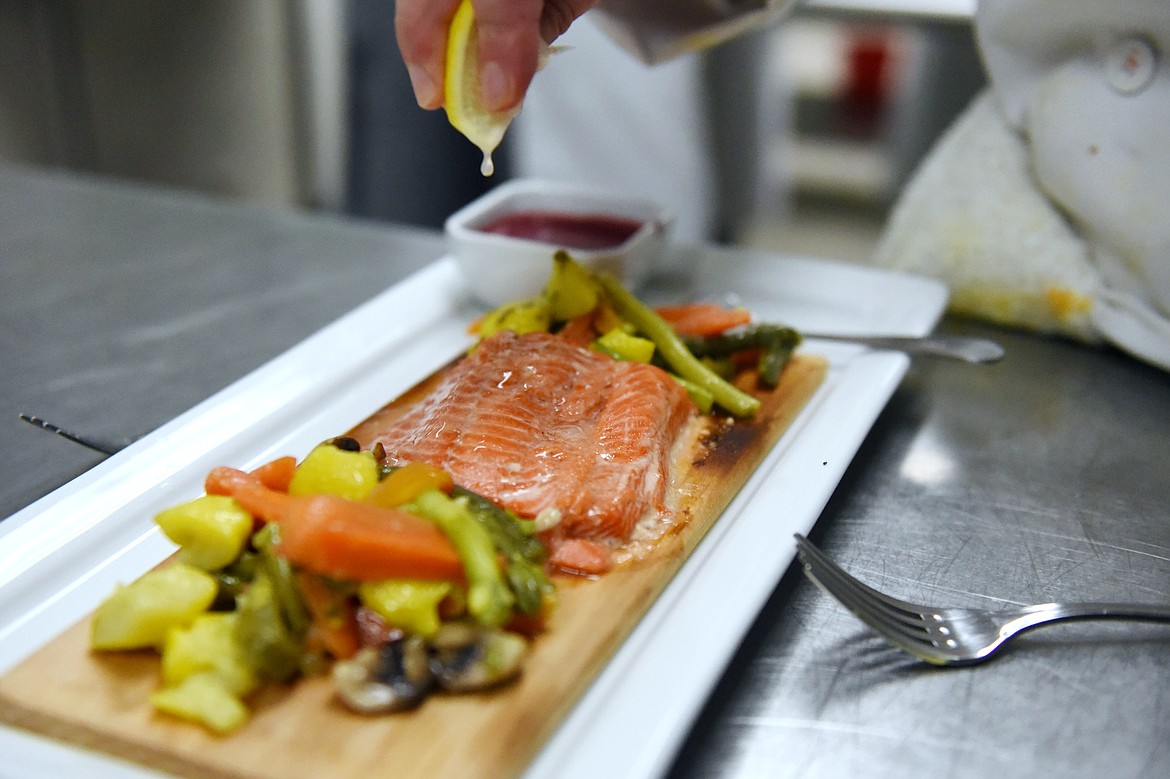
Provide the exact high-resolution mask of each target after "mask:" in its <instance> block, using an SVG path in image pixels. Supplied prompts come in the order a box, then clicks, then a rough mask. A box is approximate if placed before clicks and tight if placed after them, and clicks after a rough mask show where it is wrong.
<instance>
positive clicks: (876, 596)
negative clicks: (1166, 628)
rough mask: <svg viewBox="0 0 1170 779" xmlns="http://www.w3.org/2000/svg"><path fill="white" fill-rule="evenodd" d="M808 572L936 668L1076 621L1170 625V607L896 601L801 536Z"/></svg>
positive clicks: (880, 630)
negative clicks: (994, 606)
mask: <svg viewBox="0 0 1170 779" xmlns="http://www.w3.org/2000/svg"><path fill="white" fill-rule="evenodd" d="M796 548H797V555H798V557H799V558H800V562H801V564H802V565H803V567H804V572H805V574H806V575H807V576H808V577H809V578H810V579H812V581H813V583H814V584H816V585H817V586H818V587H819V588H820V589H822V590H823V591H824V592H826V593H827V594H829V595H830V596H832V597H833V598H835V599H836V600H838V601H840V602H841V604H843V605H844V606H845V607H846V608H847V609H849V610H850V611H851V612H853V614H854V616H856V617H857V618H858V619H860V620H861V621H862V622H864V623H865V624H867V625H869V626H870V627H871V628H873V629H874V630H875V631H877V633H878V634H879V635H881V636H882V637H883V638H885V639H886V640H887V641H889V642H890V643H892V644H894V646H897V647H899V648H900V649H903V650H905V651H907V652H909V653H910V654H912V655H914V656H915V657H917V658H920V659H922V660H925V661H926V662H928V663H931V664H933V665H971V664H973V663H978V662H980V661H982V660H986V659H987V658H988V657H990V656H991V655H993V654H994V653H995V652H996V651H997V650H999V649H1000V647H1002V646H1003V645H1004V643H1005V642H1006V641H1007V640H1008V639H1010V638H1011V637H1012V636H1015V635H1017V634H1018V633H1020V632H1021V631H1024V630H1028V629H1030V628H1034V627H1037V626H1039V625H1045V624H1048V623H1050V622H1057V621H1063V620H1072V619H1082V620H1083V619H1131V620H1152V621H1157V622H1170V604H1165V605H1153V604H1128V603H1042V604H1039V605H1036V606H1020V607H1017V608H1012V609H1002V610H998V611H988V610H983V609H971V608H933V607H930V606H922V605H918V604H915V603H907V602H906V601H902V600H898V599H897V598H892V597H890V596H889V595H886V594H885V593H883V592H879V591H878V590H875V589H874V588H872V587H870V586H868V585H866V584H864V583H863V582H861V581H859V580H858V579H856V578H854V577H853V576H852V575H851V574H849V573H847V572H846V571H845V569H843V568H841V567H840V566H839V565H837V564H836V563H834V562H833V561H832V560H830V559H829V558H828V557H826V556H825V554H824V553H823V552H821V550H819V549H817V548H816V547H815V546H814V545H813V544H812V543H810V542H809V540H808V539H807V538H805V537H803V536H801V535H799V534H797V536H796Z"/></svg>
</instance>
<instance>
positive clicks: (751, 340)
mask: <svg viewBox="0 0 1170 779" xmlns="http://www.w3.org/2000/svg"><path fill="white" fill-rule="evenodd" d="M683 342H684V343H685V344H686V345H687V348H688V349H690V350H691V353H692V354H694V355H695V356H697V357H726V356H728V355H731V354H735V353H736V352H742V351H744V350H746V349H762V350H763V353H762V354H761V355H760V359H759V362H758V364H757V366H756V370H757V371H758V372H759V374H760V379H761V380H762V381H763V383H764V384H765V385H766V386H769V387H775V386H776V382H778V381H779V380H780V372H781V371H783V370H784V366H785V365H787V364H788V360H789V359H790V358H791V357H792V352H793V350H794V349H796V347H797V346H799V345H800V342H801V336H800V333H798V332H797V331H796V330H793V329H792V328H791V327H784V326H783V325H769V324H760V325H752V326H751V327H748V328H745V329H743V330H737V331H734V332H731V333H724V334H722V335H715V336H707V337H702V338H684V339H683Z"/></svg>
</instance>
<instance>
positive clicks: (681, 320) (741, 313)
mask: <svg viewBox="0 0 1170 779" xmlns="http://www.w3.org/2000/svg"><path fill="white" fill-rule="evenodd" d="M654 311H655V312H656V313H657V314H658V316H660V317H662V318H663V319H665V320H666V321H667V322H669V323H670V325H671V327H673V328H674V330H675V332H676V333H678V334H679V335H682V336H707V335H719V334H720V333H725V332H727V331H728V330H730V329H732V328H733V327H740V326H742V325H746V324H750V323H751V321H752V315H751V312H750V311H748V310H747V309H746V308H727V307H725V306H721V305H719V304H718V303H686V304H682V305H677V306H659V307H658V308H655V309H654Z"/></svg>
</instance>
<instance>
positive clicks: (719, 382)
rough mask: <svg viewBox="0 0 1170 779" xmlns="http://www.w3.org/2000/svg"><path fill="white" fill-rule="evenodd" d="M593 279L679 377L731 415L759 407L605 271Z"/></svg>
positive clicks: (739, 415)
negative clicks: (694, 385) (691, 349)
mask: <svg viewBox="0 0 1170 779" xmlns="http://www.w3.org/2000/svg"><path fill="white" fill-rule="evenodd" d="M596 278H597V281H598V283H599V284H601V287H602V289H604V290H605V293H606V294H607V295H608V296H609V300H610V302H611V303H613V306H614V309H615V310H616V311H617V313H618V314H619V315H620V316H621V317H622V318H623V319H625V320H626V321H628V322H629V323H630V324H632V325H633V326H634V327H635V328H636V329H637V330H638V331H640V332H641V333H642V334H643V335H644V336H646V337H647V338H649V339H650V340H651V341H653V342H654V345H655V346H656V347H657V348H658V351H659V353H660V354H661V355H662V359H664V360H665V361H666V363H667V364H668V365H669V366H670V367H671V368H672V369H673V370H674V372H675V373H677V374H678V375H679V376H680V377H681V378H683V379H686V380H687V381H689V382H692V383H693V384H697V385H698V386H700V387H702V388H703V389H705V390H707V391H708V392H710V393H711V396H712V397H713V398H714V399H715V402H716V403H718V404H719V405H720V406H722V407H723V408H725V409H726V410H727V411H728V412H730V413H731V414H732V415H733V416H737V417H750V416H751V415H752V414H754V413H756V411H758V410H759V408H760V401H759V400H757V399H756V398H753V397H752V396H751V395H749V394H747V393H746V392H743V391H741V390H739V389H737V388H736V387H734V386H732V385H731V384H729V383H728V382H727V381H725V380H724V379H722V378H720V377H719V375H718V374H717V373H715V372H714V371H713V370H711V369H710V368H708V367H707V366H706V365H704V364H703V363H702V362H700V361H699V359H698V358H697V357H695V355H693V354H691V351H690V349H688V348H687V345H686V344H685V343H683V341H682V339H681V338H679V336H678V334H677V333H676V332H675V331H674V328H673V327H671V326H670V325H669V324H668V323H667V322H666V320H664V319H663V318H662V317H660V316H658V314H656V313H655V312H654V310H653V309H651V308H650V307H649V306H647V305H646V304H645V303H643V302H642V301H640V300H638V298H637V297H635V296H634V295H633V294H632V293H631V292H630V291H629V290H627V289H626V288H625V287H623V286H622V284H621V282H619V281H618V280H617V279H615V278H614V277H613V276H611V275H609V274H608V273H597V274H596Z"/></svg>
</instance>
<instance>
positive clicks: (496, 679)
mask: <svg viewBox="0 0 1170 779" xmlns="http://www.w3.org/2000/svg"><path fill="white" fill-rule="evenodd" d="M527 655H528V640H527V639H525V638H524V637H523V636H520V635H518V634H516V633H509V632H507V631H504V630H495V629H491V628H484V627H480V626H477V625H470V624H464V623H447V624H445V625H443V627H442V628H440V629H439V632H438V634H436V635H435V638H434V639H433V640H432V642H431V672H432V673H433V674H434V677H435V680H436V681H437V682H438V684H439V686H440V687H441V688H442V689H444V690H447V691H450V692H476V691H478V690H486V689H488V688H491V687H495V686H496V685H500V684H503V683H504V682H508V681H511V680H512V679H515V678H516V677H517V676H519V674H520V669H521V667H522V666H523V664H524V658H525V657H527Z"/></svg>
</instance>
